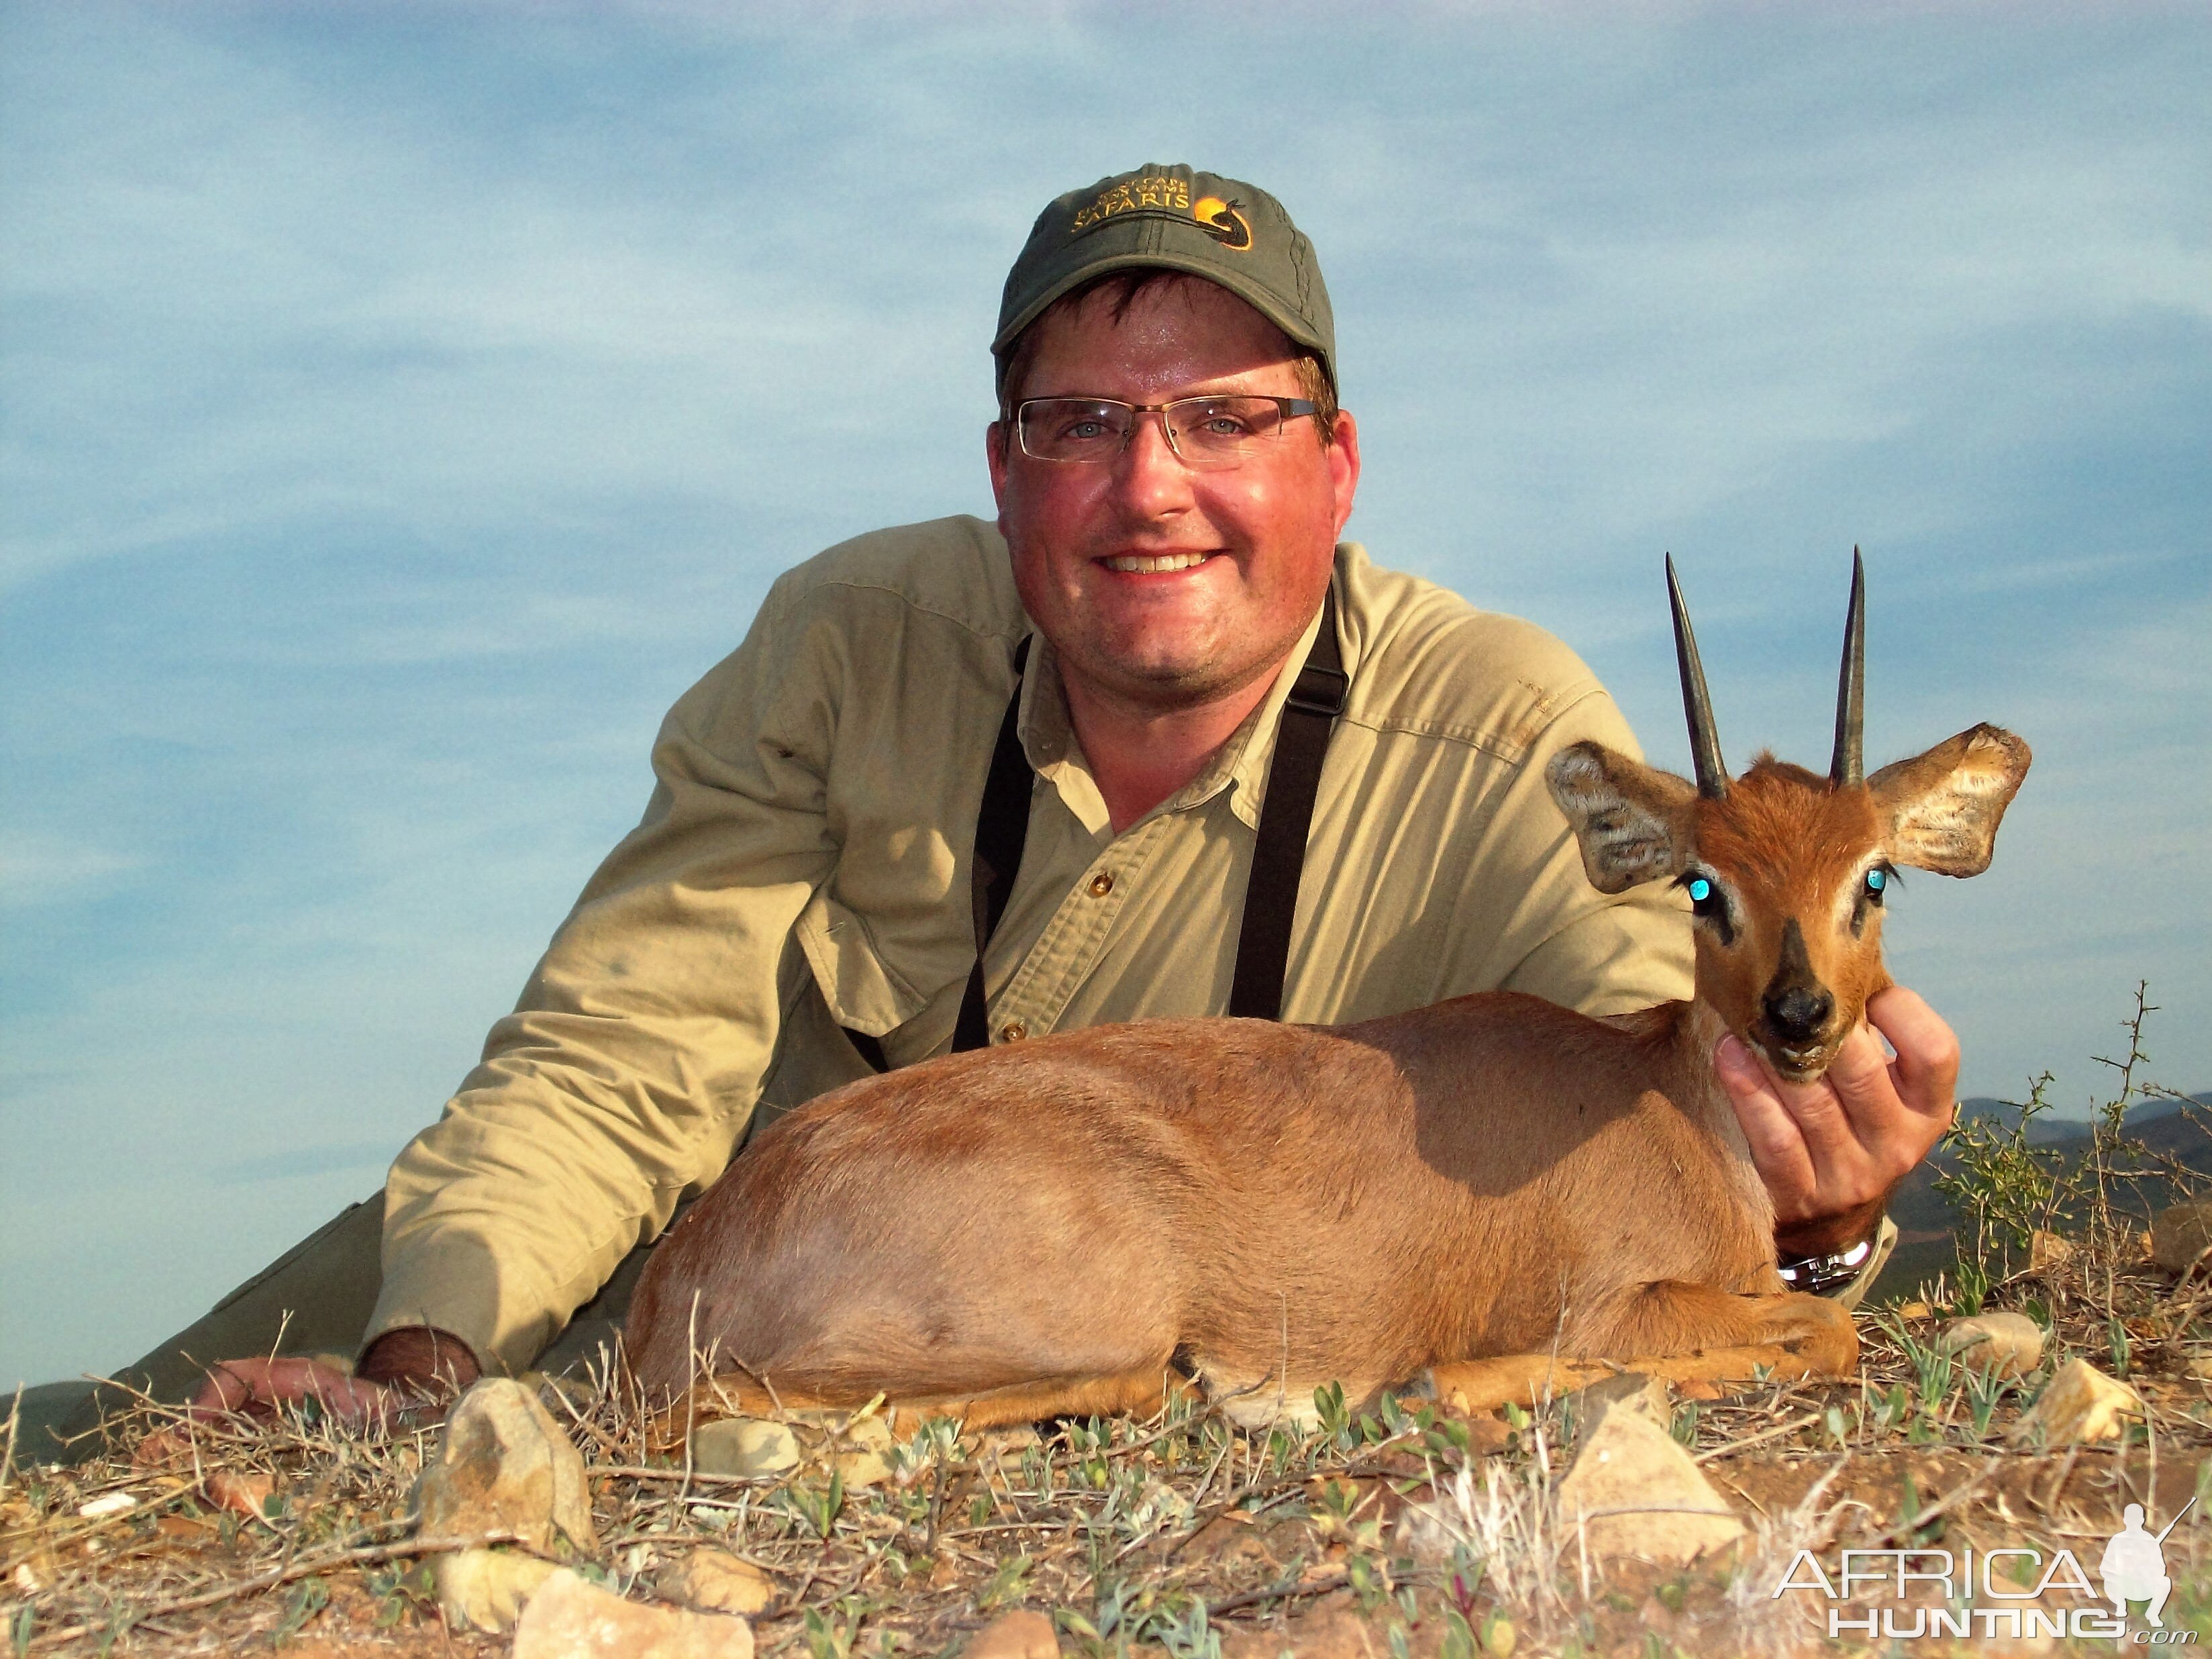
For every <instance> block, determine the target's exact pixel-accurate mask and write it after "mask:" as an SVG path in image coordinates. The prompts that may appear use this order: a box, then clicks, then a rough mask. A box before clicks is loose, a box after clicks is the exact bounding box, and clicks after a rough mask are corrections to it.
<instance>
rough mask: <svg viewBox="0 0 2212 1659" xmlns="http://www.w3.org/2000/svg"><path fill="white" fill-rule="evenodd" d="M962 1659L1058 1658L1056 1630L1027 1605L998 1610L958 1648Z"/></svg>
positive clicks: (1040, 1614) (1058, 1644) (1058, 1637)
mask: <svg viewBox="0 0 2212 1659" xmlns="http://www.w3.org/2000/svg"><path fill="white" fill-rule="evenodd" d="M960 1652H961V1656H962V1659H1060V1632H1057V1631H1055V1630H1054V1628H1053V1627H1052V1620H1050V1619H1049V1618H1048V1617H1047V1616H1046V1615H1045V1614H1043V1613H1039V1612H1037V1611H1036V1609H1034V1608H1031V1607H1023V1608H1021V1609H1020V1610H1018V1611H1017V1612H1014V1613H1000V1615H999V1616H998V1617H997V1618H996V1619H994V1620H992V1621H991V1622H990V1623H989V1624H987V1625H986V1626H983V1628H982V1629H981V1630H979V1631H977V1632H975V1637H974V1638H973V1639H971V1640H970V1641H969V1644H968V1645H967V1646H966V1647H964V1648H963V1649H961V1650H960Z"/></svg>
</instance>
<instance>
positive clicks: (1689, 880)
mask: <svg viewBox="0 0 2212 1659" xmlns="http://www.w3.org/2000/svg"><path fill="white" fill-rule="evenodd" d="M1674 884H1675V885H1676V886H1677V887H1679V888H1680V889H1681V890H1683V891H1684V892H1686V893H1687V894H1688V895H1689V896H1690V910H1691V913H1692V915H1695V916H1696V917H1697V918H1698V920H1699V921H1706V922H1711V924H1712V927H1713V932H1714V933H1715V934H1716V935H1717V937H1718V938H1719V939H1720V942H1721V943H1722V944H1723V945H1733V944H1735V927H1734V926H1733V925H1732V924H1731V923H1730V922H1729V907H1728V900H1727V899H1726V898H1725V897H1723V896H1722V893H1721V890H1720V885H1719V884H1718V883H1717V882H1715V881H1714V880H1713V878H1711V876H1707V875H1700V874H1698V873H1695V872H1692V873H1691V874H1689V875H1686V876H1677V877H1676V878H1674Z"/></svg>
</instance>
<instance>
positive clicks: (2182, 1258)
mask: <svg viewBox="0 0 2212 1659" xmlns="http://www.w3.org/2000/svg"><path fill="white" fill-rule="evenodd" d="M2208 1249H2212V1204H2208V1203H2204V1202H2202V1201H2199V1202H2196V1203H2191V1204H2176V1205H2174V1206H2172V1207H2171V1208H2168V1209H2164V1210H2160V1212H2158V1214H2157V1215H2156V1216H2155V1217H2154V1218H2153V1219H2152V1221H2151V1224H2150V1259H2151V1260H2152V1261H2155V1262H2156V1263H2158V1265H2159V1266H2160V1267H2163V1268H2165V1269H2166V1272H2168V1273H2187V1272H2188V1271H2189V1269H2190V1268H2191V1267H2193V1266H2195V1265H2196V1262H2197V1257H2198V1256H2200V1255H2203V1253H2204V1252H2205V1251H2206V1250H2208Z"/></svg>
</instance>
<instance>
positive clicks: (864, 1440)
mask: <svg viewBox="0 0 2212 1659" xmlns="http://www.w3.org/2000/svg"><path fill="white" fill-rule="evenodd" d="M836 1444H837V1446H838V1448H839V1449H838V1450H837V1452H836V1455H834V1456H833V1457H832V1459H831V1461H830V1467H831V1468H835V1469H836V1471H837V1473H838V1474H842V1475H843V1476H844V1477H845V1487H846V1490H847V1491H848V1492H856V1491H859V1490H860V1489H861V1488H862V1487H866V1486H881V1485H882V1484H883V1483H884V1481H886V1480H890V1474H891V1455H892V1451H893V1449H894V1448H895V1447H896V1445H897V1444H898V1441H897V1438H896V1437H895V1436H894V1435H893V1434H892V1433H891V1425H890V1424H888V1423H886V1422H884V1419H882V1418H880V1417H864V1418H862V1419H860V1420H859V1421H858V1422H855V1423H848V1424H847V1425H845V1427H844V1428H843V1430H842V1431H840V1432H839V1434H838V1436H837V1440H836Z"/></svg>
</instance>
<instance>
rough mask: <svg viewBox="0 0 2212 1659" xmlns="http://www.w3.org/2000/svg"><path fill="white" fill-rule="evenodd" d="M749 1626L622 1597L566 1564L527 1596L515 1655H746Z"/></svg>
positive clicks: (693, 1658) (641, 1658)
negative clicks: (581, 1575)
mask: <svg viewBox="0 0 2212 1659" xmlns="http://www.w3.org/2000/svg"><path fill="white" fill-rule="evenodd" d="M752 1654H753V1630H752V1626H750V1625H749V1624H747V1623H746V1622H745V1621H744V1620H742V1619H732V1618H729V1617H727V1616H726V1615H725V1614H722V1613H683V1612H679V1611H678V1610H677V1609H675V1608H673V1607H645V1606H642V1605H641V1604H640V1603H638V1602H635V1601H624V1600H623V1598H622V1597H621V1596H619V1595H615V1594H614V1593H613V1592H612V1591H610V1590H604V1589H599V1587H598V1586H597V1585H595V1584H590V1583H586V1582H585V1581H584V1580H583V1579H582V1578H580V1577H578V1576H577V1575H576V1574H574V1573H573V1572H571V1571H568V1569H567V1568H566V1567H562V1568H560V1569H559V1570H557V1571H555V1572H554V1573H553V1574H552V1575H551V1576H550V1577H548V1578H547V1579H546V1581H545V1583H544V1587H543V1588H542V1589H539V1590H538V1593H537V1594H536V1595H532V1597H531V1598H530V1604H529V1605H528V1606H527V1607H525V1608H524V1609H523V1610H522V1618H521V1620H520V1622H519V1623H518V1624H517V1625H516V1626H515V1627H514V1659H752Z"/></svg>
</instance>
